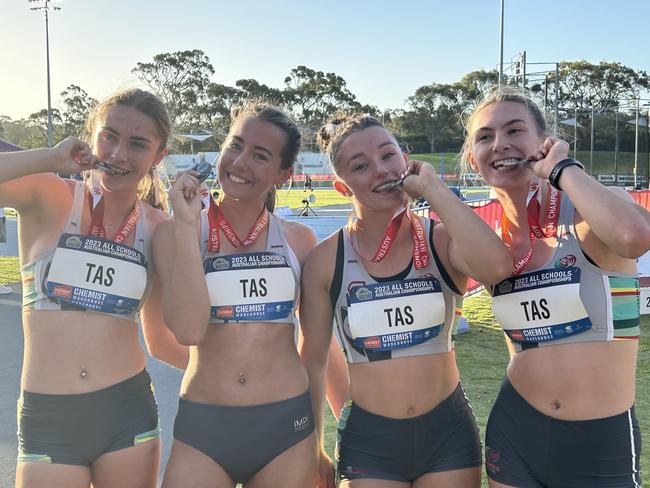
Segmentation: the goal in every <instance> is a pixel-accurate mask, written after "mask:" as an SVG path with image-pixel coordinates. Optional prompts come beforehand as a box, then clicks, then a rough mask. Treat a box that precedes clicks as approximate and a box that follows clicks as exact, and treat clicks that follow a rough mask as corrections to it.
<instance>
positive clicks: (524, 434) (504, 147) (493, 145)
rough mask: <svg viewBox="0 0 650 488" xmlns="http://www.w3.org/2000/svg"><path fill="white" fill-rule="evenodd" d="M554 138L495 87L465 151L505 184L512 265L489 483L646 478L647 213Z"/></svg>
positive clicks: (498, 189) (529, 106)
mask: <svg viewBox="0 0 650 488" xmlns="http://www.w3.org/2000/svg"><path fill="white" fill-rule="evenodd" d="M568 150H569V146H568V144H567V143H566V142H564V141H562V140H560V139H558V138H556V137H550V136H549V135H548V134H547V132H546V124H545V123H544V118H543V116H542V114H541V112H540V110H539V108H538V107H537V106H536V105H535V104H534V103H533V102H532V101H530V100H529V99H528V98H526V96H525V95H523V94H521V92H519V91H511V90H502V91H496V92H494V93H493V94H491V95H490V96H488V97H487V98H486V99H485V100H484V101H483V102H482V103H481V104H480V105H478V107H477V108H476V110H474V112H473V113H472V115H471V117H470V118H469V120H468V123H467V140H466V142H465V153H464V154H465V160H466V161H467V162H468V163H469V164H471V166H472V168H474V170H475V171H478V172H480V174H481V175H482V176H483V178H484V179H485V180H486V181H487V182H488V184H489V185H490V186H491V187H492V188H493V189H494V191H495V193H496V195H497V198H498V199H499V201H500V202H501V205H502V206H503V211H504V218H503V222H502V229H501V234H502V237H503V240H504V242H506V243H507V244H508V246H509V247H510V252H511V253H512V256H513V258H514V259H515V273H514V274H513V276H512V277H511V278H508V279H506V280H504V281H502V282H501V283H499V284H498V285H496V286H494V287H492V288H491V292H492V295H493V308H494V314H495V317H496V319H497V322H499V324H500V325H501V326H502V327H503V329H504V331H505V333H506V334H507V336H508V338H509V339H508V342H509V343H510V345H511V348H512V354H511V356H512V357H511V361H510V365H509V366H508V372H507V376H506V378H505V380H504V383H503V385H502V387H501V391H500V392H499V396H498V398H497V400H496V402H495V404H494V407H493V409H492V413H491V415H490V419H489V422H488V427H487V435H486V468H487V473H488V476H489V478H490V486H491V487H506V486H513V487H541V486H579V487H583V486H588V487H590V488H598V487H606V486H607V487H609V486H616V487H620V488H625V487H635V486H640V483H641V482H640V480H639V449H640V436H639V427H638V423H637V421H636V417H635V415H634V394H635V393H634V387H635V367H636V359H637V343H638V340H637V339H638V336H639V283H638V279H637V267H636V262H635V258H636V257H638V256H641V255H642V254H643V253H645V252H646V251H647V250H648V248H649V247H650V225H649V218H648V213H647V211H645V210H644V209H643V208H641V207H639V206H637V205H636V204H635V203H634V202H633V201H632V199H631V198H630V197H629V196H628V195H627V193H626V192H625V191H623V190H622V189H619V188H605V187H603V186H602V185H600V184H599V183H597V182H596V181H595V180H594V179H592V178H591V177H590V176H589V175H587V174H586V173H584V172H583V171H582V165H581V164H580V163H579V162H577V161H575V160H573V159H569V156H568Z"/></svg>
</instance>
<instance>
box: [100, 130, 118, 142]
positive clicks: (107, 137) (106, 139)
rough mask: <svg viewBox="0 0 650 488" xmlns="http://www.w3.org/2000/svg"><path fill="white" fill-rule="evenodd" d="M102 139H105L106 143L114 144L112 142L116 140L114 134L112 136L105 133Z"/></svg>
mask: <svg viewBox="0 0 650 488" xmlns="http://www.w3.org/2000/svg"><path fill="white" fill-rule="evenodd" d="M102 139H104V140H105V141H111V142H112V141H114V140H115V139H116V137H115V136H114V135H113V134H111V133H110V132H104V133H103V134H102Z"/></svg>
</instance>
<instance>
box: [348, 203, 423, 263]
mask: <svg viewBox="0 0 650 488" xmlns="http://www.w3.org/2000/svg"><path fill="white" fill-rule="evenodd" d="M404 216H407V217H408V219H409V221H410V222H411V238H412V240H413V262H414V264H415V268H416V269H422V268H425V267H427V266H428V265H429V253H428V249H427V239H426V235H425V231H424V226H423V225H422V221H421V220H420V218H419V217H418V216H417V215H413V214H412V213H411V211H410V210H409V209H408V208H407V209H406V210H404V211H402V212H400V213H399V214H397V215H396V216H395V217H393V219H392V220H391V221H390V223H389V224H388V226H387V227H386V230H385V231H384V237H382V239H381V241H380V242H379V246H378V247H377V250H376V251H375V255H374V256H373V258H372V259H366V258H365V257H364V259H366V261H371V262H373V263H379V262H381V261H382V260H383V259H384V258H385V257H386V256H387V255H388V252H389V251H390V249H391V247H393V242H394V241H395V237H396V236H397V232H398V231H399V228H400V225H401V224H402V220H404ZM354 230H355V228H354V222H353V220H352V215H351V216H350V219H349V220H348V232H349V233H350V236H354V234H353V232H352V231H354ZM351 243H352V248H353V249H354V250H355V252H356V253H357V254H358V255H359V256H361V257H363V255H362V254H361V253H360V252H359V250H358V246H357V243H356V238H354V237H352V238H351Z"/></svg>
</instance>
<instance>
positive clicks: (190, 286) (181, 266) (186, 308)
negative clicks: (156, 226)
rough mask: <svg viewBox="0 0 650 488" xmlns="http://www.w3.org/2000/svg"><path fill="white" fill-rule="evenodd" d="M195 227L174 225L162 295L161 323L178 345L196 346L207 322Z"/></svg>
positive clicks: (206, 301)
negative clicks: (162, 311)
mask: <svg viewBox="0 0 650 488" xmlns="http://www.w3.org/2000/svg"><path fill="white" fill-rule="evenodd" d="M196 234H197V229H196V223H194V222H192V223H181V222H174V230H173V239H174V245H173V252H172V256H171V259H172V263H173V264H172V267H171V276H170V277H168V279H167V281H168V282H167V283H166V286H165V287H164V290H165V291H164V293H163V304H164V314H165V322H166V323H167V325H168V326H169V328H170V329H171V330H172V331H173V332H174V334H175V335H176V337H177V338H178V340H179V342H181V343H182V344H187V345H191V344H198V343H199V342H200V341H201V340H202V338H203V335H204V334H205V331H206V329H207V324H208V320H209V318H210V297H209V294H208V289H207V286H206V284H205V278H204V274H203V263H202V260H201V251H200V248H199V242H198V238H197V236H196Z"/></svg>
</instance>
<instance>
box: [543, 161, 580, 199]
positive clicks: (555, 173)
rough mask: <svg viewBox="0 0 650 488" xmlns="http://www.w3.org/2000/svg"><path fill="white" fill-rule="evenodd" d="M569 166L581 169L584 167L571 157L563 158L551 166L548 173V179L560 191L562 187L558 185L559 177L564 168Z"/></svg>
mask: <svg viewBox="0 0 650 488" xmlns="http://www.w3.org/2000/svg"><path fill="white" fill-rule="evenodd" d="M571 166H578V167H579V168H580V169H581V170H583V169H585V167H584V165H583V164H582V163H581V162H580V161H576V160H575V159H571V158H567V159H563V160H562V161H560V162H559V163H557V164H556V165H555V166H554V167H553V169H552V170H551V172H550V174H549V175H548V181H549V183H550V184H551V186H552V187H553V188H555V189H557V190H560V191H562V188H561V187H560V177H561V176H562V173H563V172H564V170H565V169H566V168H569V167H571Z"/></svg>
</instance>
